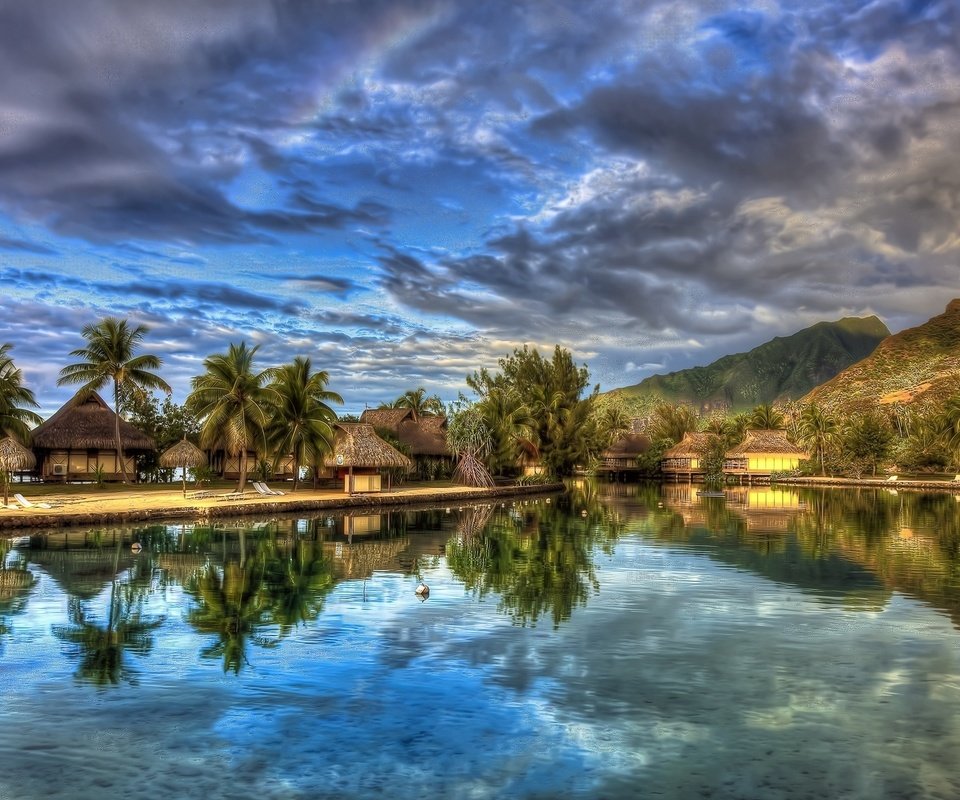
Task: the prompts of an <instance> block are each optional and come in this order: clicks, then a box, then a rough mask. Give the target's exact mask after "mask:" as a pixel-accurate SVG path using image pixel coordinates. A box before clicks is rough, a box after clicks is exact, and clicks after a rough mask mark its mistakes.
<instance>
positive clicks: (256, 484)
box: [252, 481, 284, 497]
mask: <svg viewBox="0 0 960 800" xmlns="http://www.w3.org/2000/svg"><path fill="white" fill-rule="evenodd" d="M252 483H253V488H254V489H256V490H257V491H258V492H259V493H260V494H263V495H275V496H277V497H279V496H280V495H282V494H284V493H283V492H281V491H280V490H279V489H271V488H270V487H269V486H267V484H265V483H263V481H252Z"/></svg>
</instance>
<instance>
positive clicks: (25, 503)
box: [13, 494, 53, 508]
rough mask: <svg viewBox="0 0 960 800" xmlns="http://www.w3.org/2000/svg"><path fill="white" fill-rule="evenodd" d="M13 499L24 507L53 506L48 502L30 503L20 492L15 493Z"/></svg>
mask: <svg viewBox="0 0 960 800" xmlns="http://www.w3.org/2000/svg"><path fill="white" fill-rule="evenodd" d="M13 499H14V500H16V501H17V502H18V503H19V504H20V505H21V506H23V507H24V508H53V506H52V505H50V504H49V503H31V502H30V501H29V500H27V498H26V497H24V496H23V495H22V494H15V495H14V496H13Z"/></svg>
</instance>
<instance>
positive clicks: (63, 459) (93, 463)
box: [31, 390, 157, 480]
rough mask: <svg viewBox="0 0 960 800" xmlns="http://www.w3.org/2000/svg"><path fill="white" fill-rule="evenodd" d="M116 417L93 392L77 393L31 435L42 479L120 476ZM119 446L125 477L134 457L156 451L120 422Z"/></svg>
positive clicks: (147, 439)
mask: <svg viewBox="0 0 960 800" xmlns="http://www.w3.org/2000/svg"><path fill="white" fill-rule="evenodd" d="M116 420H117V415H116V414H115V413H114V412H113V409H112V408H110V406H108V405H107V404H106V402H104V400H103V398H102V397H100V395H99V394H97V393H96V392H86V393H84V392H83V391H82V390H81V391H80V392H77V394H75V395H74V396H73V397H72V398H71V399H70V400H69V401H67V403H66V404H64V406H63V407H62V408H61V409H60V410H59V411H57V413H56V414H54V415H53V416H52V417H50V419H48V420H46V421H45V422H42V423H40V425H38V426H37V427H36V428H35V429H34V431H33V435H32V437H31V438H32V444H33V451H34V453H36V455H37V461H38V463H39V464H40V467H39V473H40V475H41V477H43V478H50V477H53V478H63V479H67V480H70V479H82V480H89V479H90V476H91V474H93V473H94V472H95V471H96V470H97V469H101V470H102V471H103V473H104V475H105V476H106V477H107V479H115V478H119V477H120V476H121V473H122V470H121V469H120V464H119V459H118V458H117V452H116V450H117V445H116V439H115V425H116ZM120 443H121V446H122V447H123V454H124V461H125V466H126V471H127V473H128V474H132V473H133V472H134V461H133V456H135V455H137V454H138V453H146V452H151V451H153V450H156V449H157V446H156V444H155V443H154V441H153V439H151V438H150V437H149V436H147V434H145V433H144V432H143V431H141V430H139V429H137V428H135V427H134V426H133V425H131V424H130V423H129V422H127V421H126V420H124V419H122V418H121V419H120Z"/></svg>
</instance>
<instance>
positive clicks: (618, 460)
mask: <svg viewBox="0 0 960 800" xmlns="http://www.w3.org/2000/svg"><path fill="white" fill-rule="evenodd" d="M649 449H650V437H649V436H647V435H646V434H645V433H625V434H623V436H621V437H620V438H619V439H617V441H615V442H614V443H613V444H611V445H610V446H609V447H608V448H607V449H606V450H604V451H603V452H602V453H601V454H600V466H601V469H606V470H614V471H617V472H626V471H630V470H635V469H638V464H637V458H638V457H640V456H642V455H643V454H644V453H646V452H647V450H649Z"/></svg>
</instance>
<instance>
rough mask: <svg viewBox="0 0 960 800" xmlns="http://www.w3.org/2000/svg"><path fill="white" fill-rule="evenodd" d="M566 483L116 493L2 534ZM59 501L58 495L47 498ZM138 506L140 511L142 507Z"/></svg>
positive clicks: (430, 502)
mask: <svg viewBox="0 0 960 800" xmlns="http://www.w3.org/2000/svg"><path fill="white" fill-rule="evenodd" d="M565 490H566V487H565V486H564V485H563V484H562V483H555V484H544V485H539V486H495V487H493V488H471V487H465V486H452V487H436V488H417V489H400V490H394V491H390V492H377V493H371V494H354V495H345V494H343V493H342V492H329V491H328V492H322V491H312V490H310V491H300V492H297V493H296V494H289V493H288V494H284V495H279V496H269V495H258V494H250V495H249V499H238V500H222V499H218V498H217V497H216V496H212V497H206V498H202V499H191V498H189V497H187V498H184V497H183V495H182V493H181V491H180V490H179V489H178V490H176V491H175V492H150V493H146V494H136V493H130V492H113V493H109V494H97V495H92V496H89V497H84V498H83V499H80V500H77V499H70V500H63V501H61V503H62V505H56V506H55V507H53V508H41V507H37V508H30V509H22V508H21V509H6V510H2V511H0V531H2V532H3V533H8V532H14V533H15V532H17V531H19V530H29V529H33V528H73V527H80V526H98V525H106V524H110V525H116V524H120V525H123V524H137V523H145V522H166V521H169V522H182V521H183V520H185V519H189V520H194V521H201V522H202V521H205V520H212V519H221V518H229V517H243V516H269V515H275V514H277V513H282V514H288V513H297V512H319V511H333V510H350V509H354V508H362V509H387V508H388V507H390V508H402V507H405V506H411V505H426V506H434V505H438V506H439V505H444V504H446V503H450V502H458V501H464V502H473V501H482V500H486V499H492V498H502V497H515V496H527V495H545V494H556V493H558V492H563V491H565ZM48 499H49V500H50V501H51V502H54V503H55V502H57V498H56V497H55V496H50V497H49V498H46V497H45V498H44V501H46V500H48ZM138 504H139V507H138Z"/></svg>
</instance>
